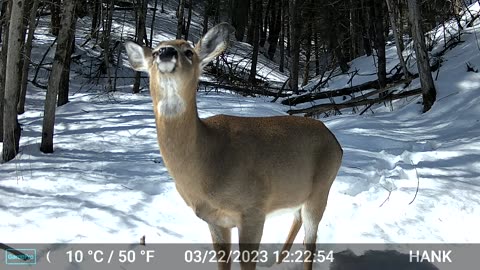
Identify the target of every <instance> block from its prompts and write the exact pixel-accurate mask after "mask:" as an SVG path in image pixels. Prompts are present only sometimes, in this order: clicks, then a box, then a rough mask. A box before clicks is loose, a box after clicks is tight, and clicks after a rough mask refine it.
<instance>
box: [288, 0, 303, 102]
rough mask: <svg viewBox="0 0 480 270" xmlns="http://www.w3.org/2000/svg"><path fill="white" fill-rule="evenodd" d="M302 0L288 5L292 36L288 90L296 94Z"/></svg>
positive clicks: (294, 0)
mask: <svg viewBox="0 0 480 270" xmlns="http://www.w3.org/2000/svg"><path fill="white" fill-rule="evenodd" d="M302 2H303V0H292V2H291V3H290V24H291V35H292V41H291V42H292V50H291V55H292V63H291V65H290V89H291V90H292V91H293V92H294V93H296V94H298V77H299V69H300V67H299V64H300V41H301V33H302V21H301V18H300V17H301V11H300V8H301V3H302Z"/></svg>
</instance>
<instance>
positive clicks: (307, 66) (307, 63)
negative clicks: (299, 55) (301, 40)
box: [302, 1, 314, 86]
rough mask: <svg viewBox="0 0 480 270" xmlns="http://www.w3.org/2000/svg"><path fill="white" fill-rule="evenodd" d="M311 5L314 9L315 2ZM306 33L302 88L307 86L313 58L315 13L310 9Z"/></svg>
mask: <svg viewBox="0 0 480 270" xmlns="http://www.w3.org/2000/svg"><path fill="white" fill-rule="evenodd" d="M310 4H311V5H312V7H313V1H310ZM306 13H307V14H306V16H305V17H306V19H307V23H306V33H305V67H304V69H303V81H302V86H305V85H307V83H308V78H309V76H310V58H311V56H312V35H313V29H312V27H313V20H314V16H313V11H312V9H308V11H307V12H306Z"/></svg>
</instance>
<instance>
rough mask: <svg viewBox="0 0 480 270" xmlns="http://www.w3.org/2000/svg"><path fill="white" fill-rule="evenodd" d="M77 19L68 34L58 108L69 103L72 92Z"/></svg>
mask: <svg viewBox="0 0 480 270" xmlns="http://www.w3.org/2000/svg"><path fill="white" fill-rule="evenodd" d="M76 22H77V17H76V16H74V17H73V21H72V26H71V30H70V31H69V33H68V40H69V43H68V44H69V46H68V48H67V58H66V59H65V62H64V68H63V70H62V79H61V81H60V87H59V91H58V101H57V106H58V107H60V106H62V105H65V104H67V103H68V93H69V90H70V66H71V63H72V54H73V51H74V49H75V26H76V24H77V23H76Z"/></svg>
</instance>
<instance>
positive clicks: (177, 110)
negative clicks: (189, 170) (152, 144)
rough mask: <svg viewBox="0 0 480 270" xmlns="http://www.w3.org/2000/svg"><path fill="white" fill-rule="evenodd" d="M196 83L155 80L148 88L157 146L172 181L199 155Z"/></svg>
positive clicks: (200, 124) (199, 125) (200, 126)
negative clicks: (150, 96) (151, 102)
mask: <svg viewBox="0 0 480 270" xmlns="http://www.w3.org/2000/svg"><path fill="white" fill-rule="evenodd" d="M151 79H153V80H155V78H151ZM197 83H198V82H197V80H191V81H177V80H174V79H173V78H171V79H165V80H156V81H154V82H153V85H151V87H150V90H151V95H152V100H153V107H154V113H155V122H156V126H157V138H158V144H159V146H160V151H161V154H162V158H163V160H164V162H165V165H166V166H167V168H168V169H169V171H170V172H171V173H172V175H173V176H174V178H176V179H177V178H178V177H176V175H177V174H178V173H181V172H182V171H184V170H185V164H192V159H194V158H195V155H196V154H198V153H199V149H198V148H199V143H198V141H199V138H200V136H201V132H202V130H203V129H202V122H201V121H200V119H199V117H198V112H197V103H196V86H197ZM151 84H152V82H151Z"/></svg>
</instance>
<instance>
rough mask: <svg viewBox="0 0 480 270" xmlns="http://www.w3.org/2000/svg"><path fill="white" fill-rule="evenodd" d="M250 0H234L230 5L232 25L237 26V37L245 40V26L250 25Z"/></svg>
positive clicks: (239, 39)
mask: <svg viewBox="0 0 480 270" xmlns="http://www.w3.org/2000/svg"><path fill="white" fill-rule="evenodd" d="M249 9H250V0H233V1H232V6H231V7H230V14H231V18H232V26H233V27H235V30H236V31H235V37H236V39H237V40H238V41H243V38H244V36H245V28H246V27H247V25H248V18H249Z"/></svg>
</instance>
